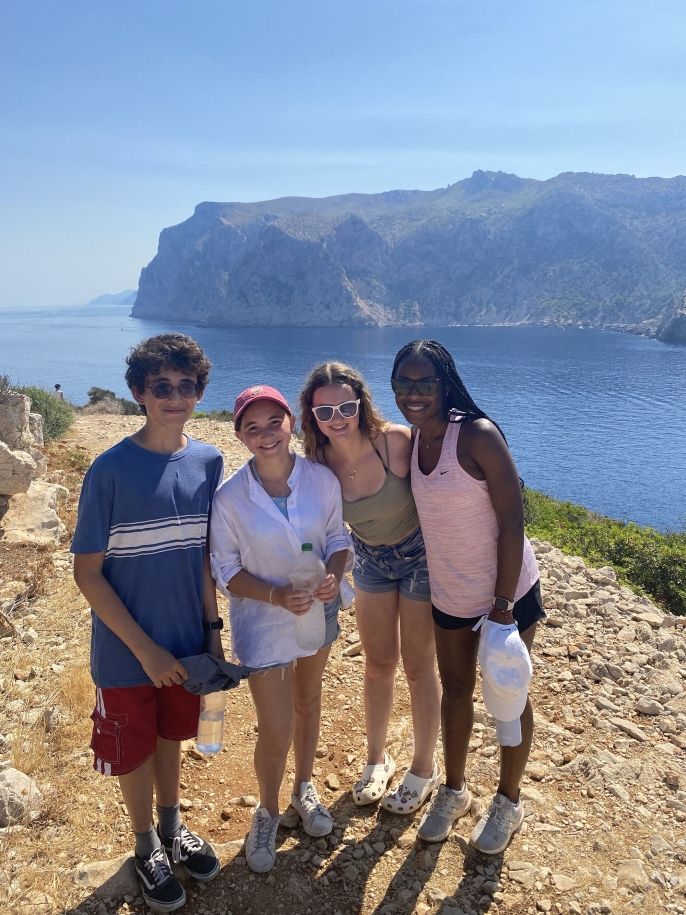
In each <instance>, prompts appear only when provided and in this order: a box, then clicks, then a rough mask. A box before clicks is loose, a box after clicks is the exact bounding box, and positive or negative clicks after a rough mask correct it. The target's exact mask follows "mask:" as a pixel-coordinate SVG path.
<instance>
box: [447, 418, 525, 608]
mask: <svg viewBox="0 0 686 915" xmlns="http://www.w3.org/2000/svg"><path fill="white" fill-rule="evenodd" d="M465 432H467V433H468V434H467V446H468V457H469V458H470V459H471V460H472V461H473V462H474V464H475V465H476V468H478V470H480V471H481V474H482V475H483V479H484V480H485V481H486V483H487V485H488V494H489V496H490V499H491V503H492V505H493V510H494V512H495V515H496V518H497V520H498V530H499V533H498V566H497V568H498V571H497V575H496V580H495V592H494V597H506V598H507V599H508V600H514V595H515V591H516V588H517V582H518V581H519V576H520V574H521V570H522V555H523V550H524V509H523V506H522V491H521V487H520V484H519V475H518V474H517V468H516V467H515V463H514V461H513V460H512V455H511V454H510V450H509V448H508V447H507V444H506V443H505V441H504V440H503V438H502V436H501V435H500V433H499V432H498V430H497V429H496V428H495V426H493V424H492V423H490V422H489V421H488V420H476V421H475V422H473V423H470V424H469V425H468V426H465V427H464V429H463V431H462V434H464V433H465ZM472 475H474V474H472ZM489 619H493V620H495V621H496V622H498V623H506V624H509V623H512V621H513V617H512V614H511V613H508V614H503V613H502V612H498V611H495V612H492V613H491V614H489Z"/></svg>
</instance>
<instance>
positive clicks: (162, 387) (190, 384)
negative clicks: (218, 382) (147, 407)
mask: <svg viewBox="0 0 686 915" xmlns="http://www.w3.org/2000/svg"><path fill="white" fill-rule="evenodd" d="M146 388H149V389H150V390H151V391H152V396H153V397H156V398H157V399H158V400H168V399H169V398H170V397H171V396H172V394H173V393H174V391H178V392H179V395H180V396H181V397H184V398H185V399H186V400H190V399H191V398H192V397H197V396H198V394H199V393H200V391H201V390H202V389H201V387H200V385H199V384H198V382H197V381H191V380H190V378H184V380H183V381H180V382H179V383H178V384H172V383H171V382H170V381H162V380H160V381H153V383H152V384H146Z"/></svg>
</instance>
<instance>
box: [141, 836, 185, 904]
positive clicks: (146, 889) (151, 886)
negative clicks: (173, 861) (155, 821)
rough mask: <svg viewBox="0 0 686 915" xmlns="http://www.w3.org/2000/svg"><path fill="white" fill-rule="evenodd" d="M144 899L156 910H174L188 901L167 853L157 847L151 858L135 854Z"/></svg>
mask: <svg viewBox="0 0 686 915" xmlns="http://www.w3.org/2000/svg"><path fill="white" fill-rule="evenodd" d="M133 860H134V864H135V867H136V874H137V875H138V882H139V883H140V885H141V890H142V892H143V899H145V902H146V903H147V905H148V906H149V908H151V909H154V910H155V911H156V912H173V911H174V910H175V909H178V908H180V907H181V906H182V905H183V904H184V903H185V902H186V891H185V890H184V888H183V887H182V886H181V884H180V883H179V881H178V880H177V879H176V877H175V876H174V873H173V871H172V869H171V865H170V864H169V859H168V858H167V853H166V852H165V850H164V849H163V848H156V849H155V851H154V852H153V853H152V854H151V855H150V857H149V858H139V857H138V855H134V859H133Z"/></svg>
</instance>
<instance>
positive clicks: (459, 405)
mask: <svg viewBox="0 0 686 915" xmlns="http://www.w3.org/2000/svg"><path fill="white" fill-rule="evenodd" d="M412 358H417V359H419V358H422V359H428V360H429V362H430V363H431V364H432V365H433V367H434V370H435V371H436V375H437V377H438V378H440V379H441V381H442V382H443V411H444V413H445V416H446V418H447V419H448V421H449V422H453V423H454V422H465V423H471V422H474V420H475V419H487V420H488V421H489V422H491V423H493V425H494V426H495V427H496V429H497V430H498V432H500V434H501V435H502V437H503V439H504V440H505V441H506V442H507V439H506V438H505V433H504V432H503V430H502V429H501V428H500V426H499V425H498V423H497V422H495V420H493V419H491V417H490V416H489V415H488V414H487V413H484V411H483V410H482V409H481V408H480V407H478V406H477V405H476V404H475V403H474V401H473V400H472V397H471V394H470V393H469V391H468V390H467V388H466V387H465V386H464V382H463V381H462V379H461V378H460V375H459V372H458V371H457V368H456V366H455V360H454V359H453V357H452V356H451V355H450V353H449V352H448V350H447V349H446V348H445V346H443V344H441V343H438V342H437V341H436V340H413V341H412V342H411V343H406V344H405V346H403V347H402V349H400V350H399V351H398V353H397V355H396V357H395V361H394V362H393V371H392V372H391V378H395V375H396V372H397V371H398V366H399V365H400V363H401V362H403V361H404V360H405V359H412Z"/></svg>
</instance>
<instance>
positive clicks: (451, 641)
mask: <svg viewBox="0 0 686 915" xmlns="http://www.w3.org/2000/svg"><path fill="white" fill-rule="evenodd" d="M434 631H435V635H436V656H437V658H438V670H439V673H440V676H441V683H442V685H443V698H442V700H441V724H442V730H443V753H444V757H445V783H446V785H448V787H449V788H454V789H455V790H458V791H459V789H460V788H461V787H462V785H463V783H464V770H465V765H466V763H467V752H468V750H469V737H470V735H471V733H472V727H473V725H474V686H475V684H476V658H477V652H478V647H479V636H478V634H477V633H476V632H472V630H471V628H469V627H466V628H464V629H441V628H440V627H438V626H434Z"/></svg>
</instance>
